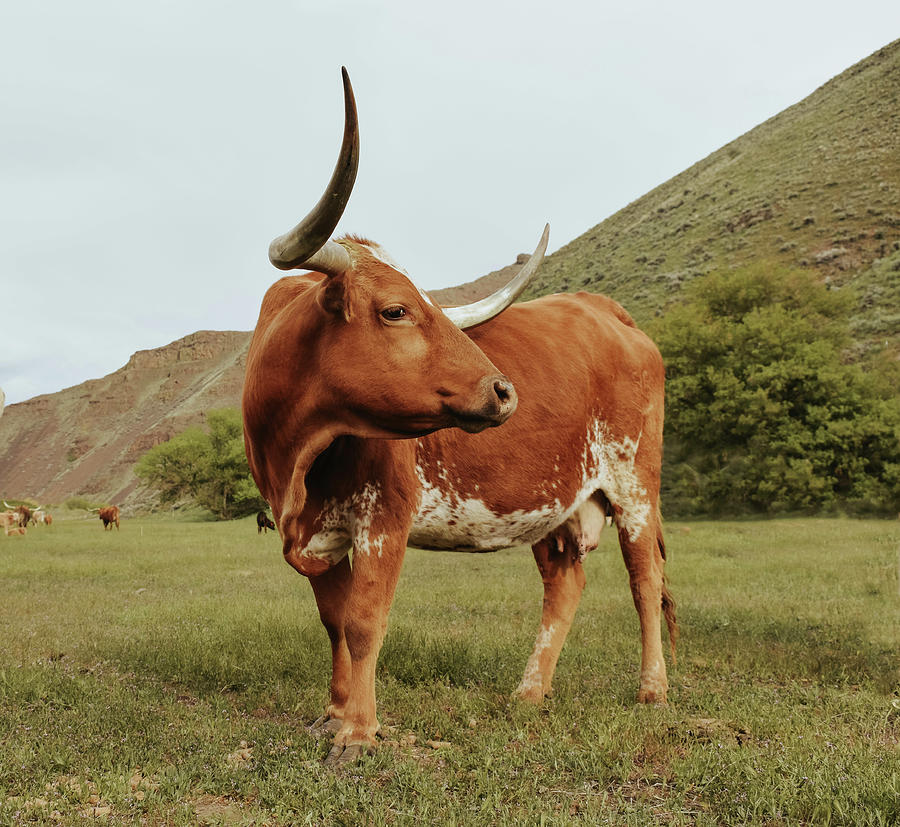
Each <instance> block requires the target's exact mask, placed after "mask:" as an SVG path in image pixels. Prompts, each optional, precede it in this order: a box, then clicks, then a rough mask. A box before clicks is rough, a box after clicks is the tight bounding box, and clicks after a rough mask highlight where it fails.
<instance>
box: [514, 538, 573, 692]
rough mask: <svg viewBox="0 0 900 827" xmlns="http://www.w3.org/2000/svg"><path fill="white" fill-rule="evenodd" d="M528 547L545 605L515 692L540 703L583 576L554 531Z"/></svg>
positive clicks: (550, 680)
mask: <svg viewBox="0 0 900 827" xmlns="http://www.w3.org/2000/svg"><path fill="white" fill-rule="evenodd" d="M531 550H532V552H533V553H534V559H535V562H536V563H537V566H538V569H539V570H540V573H541V579H542V580H543V581H544V606H543V612H542V614H541V628H540V631H539V632H538V636H537V640H536V641H535V644H534V651H533V652H532V653H531V657H530V658H529V659H528V664H527V665H526V667H525V674H524V675H523V676H522V681H521V683H520V684H519V686H518V688H517V689H516V691H515V694H516V695H517V696H518V697H520V698H522V699H523V700H527V701H532V702H535V703H539V702H540V701H541V699H542V698H543V697H544V696H545V695H547V694H549V692H550V687H551V683H552V681H553V673H554V672H555V671H556V662H557V661H558V660H559V653H560V651H561V650H562V647H563V643H565V641H566V636H567V635H568V634H569V629H570V628H571V626H572V619H573V618H574V617H575V610H576V609H577V608H578V604H579V602H580V601H581V593H582V591H583V590H584V584H585V576H584V568H583V567H582V565H581V560H580V558H579V556H578V555H577V553H573V551H572V549H571V547H570V545H569V544H567V543H564V542H563V541H562V539H561V538H560V537H559V536H558V535H557V534H550V535H548V536H547V537H545V538H544V539H543V540H540V541H539V542H537V543H535V544H534V545H533V546H532V548H531Z"/></svg>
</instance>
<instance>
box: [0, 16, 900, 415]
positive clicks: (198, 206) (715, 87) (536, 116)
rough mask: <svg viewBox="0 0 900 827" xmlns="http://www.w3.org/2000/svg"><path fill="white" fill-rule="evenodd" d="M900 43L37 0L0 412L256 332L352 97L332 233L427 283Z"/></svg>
mask: <svg viewBox="0 0 900 827" xmlns="http://www.w3.org/2000/svg"><path fill="white" fill-rule="evenodd" d="M898 36H900V3H898V2H897V0H855V2H853V3H852V4H847V3H846V2H842V3H837V2H831V1H830V0H819V1H818V2H791V0H779V2H772V1H771V0H757V2H753V3H729V2H722V0H717V2H697V0H682V2H679V3H673V2H629V3H623V2H616V3H611V2H603V0H585V1H584V2H570V1H569V0H553V2H549V1H548V2H541V3H536V2H530V0H517V1H516V2H492V0H481V1H480V2H469V0H456V1H455V2H453V3H441V4H437V3H428V2H422V0H396V1H393V0H378V1H377V2H376V0H372V1H371V2H368V1H367V0H356V2H351V1H350V0H318V2H306V0H294V1H293V2H289V1H288V0H260V2H256V3H248V2H229V0H216V1H215V2H213V0H178V2H174V1H173V0H160V1H158V2H151V3H137V2H129V0H78V2H72V0H32V2H27V3H5V4H3V8H2V11H0V228H2V229H0V288H2V291H0V296H2V299H0V307H2V314H0V386H2V387H3V389H4V390H5V391H6V395H7V404H10V403H13V402H19V401H22V400H24V399H28V398H30V397H32V396H35V395H37V394H41V393H50V392H54V391H58V390H61V389H62V388H65V387H69V386H71V385H75V384H78V383H80V382H83V381H85V380H86V379H93V378H98V377H100V376H104V375H106V374H108V373H110V372H112V371H114V370H116V369H118V368H119V367H121V366H122V365H123V364H125V362H126V361H127V360H128V358H129V356H130V355H131V354H132V353H133V352H134V351H136V350H141V349H146V348H154V347H160V346H162V345H165V344H167V343H168V342H171V341H173V340H175V339H178V338H180V337H182V336H185V335H187V334H189V333H192V332H194V331H196V330H203V329H216V330H250V329H251V328H252V327H253V325H254V324H255V322H256V315H257V312H258V309H259V304H260V301H261V299H262V295H263V293H264V291H265V289H266V288H267V287H268V285H269V284H270V283H271V282H272V281H274V280H275V278H277V276H278V273H277V271H275V270H274V269H273V268H272V267H271V266H270V265H269V263H268V260H267V258H266V250H267V247H268V244H269V241H270V240H271V239H272V238H273V237H275V236H276V235H279V234H281V233H282V232H284V231H285V230H286V229H288V228H289V227H291V226H293V224H295V223H296V222H297V221H298V220H299V219H300V218H301V217H302V216H303V215H305V213H306V212H307V211H308V210H309V209H310V208H311V207H312V205H313V204H314V203H315V202H316V201H317V200H318V198H319V196H320V195H321V193H322V191H323V190H324V188H325V184H326V183H327V181H328V178H329V176H330V174H331V170H332V168H333V166H334V162H335V159H336V157H337V152H338V148H339V144H340V138H341V132H342V128H343V102H342V93H341V83H340V67H341V65H345V66H347V68H348V70H349V72H350V77H351V80H352V82H353V86H354V90H355V92H356V98H357V104H358V109H359V120H360V136H361V153H360V168H359V176H358V178H357V182H356V188H355V190H354V193H353V196H352V197H351V199H350V205H349V207H348V209H347V211H346V213H345V215H344V218H343V220H342V222H341V224H340V225H339V227H338V232H356V233H359V234H361V235H365V236H367V237H369V238H373V239H375V240H377V241H379V242H380V243H381V244H382V245H383V246H384V247H385V248H386V249H388V250H389V251H390V252H391V254H392V255H393V256H394V258H395V259H397V260H398V261H399V262H400V263H401V264H403V265H404V266H405V267H406V269H407V270H408V271H409V273H410V274H411V276H412V277H413V279H414V280H415V281H417V283H419V285H420V286H422V287H424V288H426V289H433V288H439V287H449V286H451V285H454V284H461V283H463V282H466V281H470V280H472V279H474V278H477V277H479V276H481V275H484V274H485V273H487V272H489V271H491V270H494V269H497V268H498V267H502V266H503V265H506V264H509V263H511V262H512V261H513V260H514V258H515V256H516V255H517V254H518V253H520V252H530V251H531V250H532V249H533V248H534V247H535V245H536V244H537V241H538V239H539V237H540V233H541V230H542V228H543V225H544V223H545V222H546V221H549V222H550V250H551V251H553V250H556V249H558V248H559V247H561V246H562V245H564V244H566V243H567V242H569V241H571V240H572V239H573V238H575V237H576V236H578V235H580V234H581V233H583V232H584V231H585V230H587V229H589V228H590V227H592V226H593V225H595V224H597V223H598V222H600V221H601V220H603V219H604V218H606V217H607V216H609V215H611V214H612V213H614V212H616V211H617V210H618V209H620V208H621V207H623V206H625V205H626V204H628V203H629V202H630V201H633V200H634V199H636V198H638V197H640V196H641V195H643V194H644V193H645V192H647V191H649V190H650V189H652V188H653V187H655V186H657V185H658V184H660V183H662V182H663V181H665V180H667V179H668V178H670V177H672V176H673V175H675V174H676V173H678V172H680V171H681V170H683V169H685V168H686V167H688V166H690V165H691V164H693V163H694V162H695V161H698V160H700V159H701V158H703V157H705V156H706V155H708V154H709V153H710V152H712V151H714V150H715V149H717V148H718V147H720V146H721V145H723V144H724V143H727V142H728V141H730V140H732V139H734V138H736V137H737V136H738V135H740V134H742V133H743V132H746V131H747V130H748V129H751V128H752V127H754V126H756V125H757V124H758V123H761V122H762V121H764V120H766V119H767V118H769V117H771V116H772V115H775V114H776V113H778V112H779V111H781V110H782V109H784V108H785V107H787V106H790V105H791V104H793V103H796V102H797V101H799V100H801V99H802V98H804V97H806V95H808V94H809V93H811V92H812V91H814V90H815V89H816V88H817V87H818V86H820V85H821V84H822V83H824V82H825V81H827V80H829V79H830V78H831V77H833V76H834V75H836V74H838V73H839V72H841V71H843V70H844V69H846V68H847V67H848V66H851V65H852V64H853V63H855V62H857V61H858V60H861V59H862V58H864V57H866V56H867V55H869V54H871V53H872V52H873V51H875V50H877V49H878V48H880V47H881V46H884V45H886V44H887V43H889V42H891V41H892V40H894V39H895V38H897V37H898Z"/></svg>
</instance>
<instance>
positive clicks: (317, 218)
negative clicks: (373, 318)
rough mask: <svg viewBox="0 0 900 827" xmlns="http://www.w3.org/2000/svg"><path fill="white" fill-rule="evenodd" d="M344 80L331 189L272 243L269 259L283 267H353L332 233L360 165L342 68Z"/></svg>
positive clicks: (348, 88)
mask: <svg viewBox="0 0 900 827" xmlns="http://www.w3.org/2000/svg"><path fill="white" fill-rule="evenodd" d="M341 77H342V78H343V80H344V140H343V142H342V143H341V153H340V155H339V156H338V160H337V164H336V165H335V167H334V172H333V173H332V174H331V180H330V181H329V182H328V189H326V190H325V193H324V194H323V195H322V197H321V198H320V199H319V203H318V204H316V206H315V207H313V209H312V212H310V213H309V215H307V216H306V218H304V219H303V220H302V221H301V222H300V223H299V224H298V225H297V226H296V227H294V229H293V230H291V231H290V232H287V233H285V234H284V235H280V236H278V238H276V239H275V240H274V241H273V242H272V243H271V244H270V245H269V261H271V262H272V264H274V265H275V266H276V267H277V268H278V269H279V270H295V269H297V268H300V267H303V268H304V269H307V270H315V271H317V272H319V273H326V274H328V275H332V276H333V275H337V274H338V273H343V272H344V271H345V270H347V269H349V267H350V256H349V254H348V253H347V251H346V250H345V249H344V248H343V247H342V246H341V245H340V244H338V243H337V242H336V241H332V240H331V234H332V233H333V232H334V228H335V227H337V224H338V221H340V220H341V216H342V215H343V213H344V208H345V207H346V206H347V200H348V199H349V198H350V193H351V192H352V191H353V183H354V181H356V169H357V167H358V166H359V124H358V123H357V118H356V100H355V99H354V97H353V87H352V86H351V85H350V76H349V75H348V74H347V70H346V69H345V68H344V67H343V66H342V67H341Z"/></svg>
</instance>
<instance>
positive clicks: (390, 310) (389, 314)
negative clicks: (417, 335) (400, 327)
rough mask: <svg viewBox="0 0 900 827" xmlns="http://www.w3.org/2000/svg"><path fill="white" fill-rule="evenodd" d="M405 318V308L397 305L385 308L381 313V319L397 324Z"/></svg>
mask: <svg viewBox="0 0 900 827" xmlns="http://www.w3.org/2000/svg"><path fill="white" fill-rule="evenodd" d="M405 316H406V308H404V307H400V305H399V304H397V305H393V306H391V307H385V308H384V310H382V311H381V317H382V318H383V319H385V320H386V321H389V322H399V321H400V320H401V319H403V318H405Z"/></svg>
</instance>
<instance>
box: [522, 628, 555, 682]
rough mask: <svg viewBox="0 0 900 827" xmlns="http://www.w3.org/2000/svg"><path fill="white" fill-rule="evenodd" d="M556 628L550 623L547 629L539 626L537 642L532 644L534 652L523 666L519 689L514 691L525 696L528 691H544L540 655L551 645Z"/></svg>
mask: <svg viewBox="0 0 900 827" xmlns="http://www.w3.org/2000/svg"><path fill="white" fill-rule="evenodd" d="M555 629H556V627H555V626H554V625H553V624H552V623H551V624H550V626H549V627H547V628H544V626H543V625H542V626H541V630H540V632H538V636H537V640H536V641H535V643H534V650H533V651H532V653H531V657H530V658H528V664H527V665H526V666H525V674H523V675H522V680H521V681H520V682H519V688H518V689H517V690H516V691H517V692H518V693H519V694H526V693H528V692H529V691H530V690H533V689H539V690H541V691H543V689H544V676H543V675H542V674H541V655H542V654H543V653H544V650H545V649H547V648H548V647H549V646H550V645H551V644H552V643H553V632H554V631H555Z"/></svg>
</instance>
